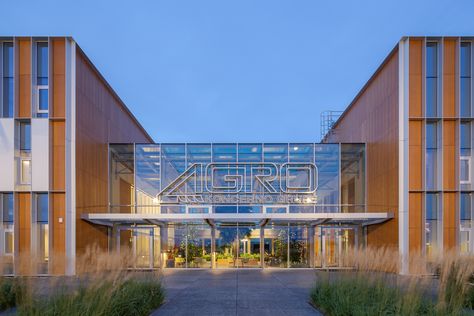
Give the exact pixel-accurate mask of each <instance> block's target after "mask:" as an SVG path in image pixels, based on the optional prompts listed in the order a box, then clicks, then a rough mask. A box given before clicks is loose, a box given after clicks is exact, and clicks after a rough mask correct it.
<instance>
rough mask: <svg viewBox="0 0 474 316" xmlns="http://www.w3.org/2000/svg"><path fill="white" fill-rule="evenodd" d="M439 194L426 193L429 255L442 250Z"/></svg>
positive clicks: (426, 229) (426, 249) (426, 247)
mask: <svg viewBox="0 0 474 316" xmlns="http://www.w3.org/2000/svg"><path fill="white" fill-rule="evenodd" d="M438 196H439V195H438V193H427V194H426V208H425V252H426V255H428V256H431V255H435V254H436V253H438V251H439V250H440V238H441V237H442V226H441V216H440V215H441V213H440V207H439V201H438V200H439V198H438Z"/></svg>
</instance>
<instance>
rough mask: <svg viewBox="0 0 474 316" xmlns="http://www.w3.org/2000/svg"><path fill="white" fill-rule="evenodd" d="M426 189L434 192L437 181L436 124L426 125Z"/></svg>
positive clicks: (429, 123)
mask: <svg viewBox="0 0 474 316" xmlns="http://www.w3.org/2000/svg"><path fill="white" fill-rule="evenodd" d="M425 167H426V168H425V169H426V189H427V190H434V189H436V186H437V179H438V128H437V123H436V122H428V123H426V166H425Z"/></svg>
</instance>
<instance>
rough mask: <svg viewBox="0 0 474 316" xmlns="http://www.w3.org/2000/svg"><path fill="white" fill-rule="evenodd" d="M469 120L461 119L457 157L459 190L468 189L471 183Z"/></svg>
mask: <svg viewBox="0 0 474 316" xmlns="http://www.w3.org/2000/svg"><path fill="white" fill-rule="evenodd" d="M471 133H472V132H471V122H463V121H461V141H460V147H461V155H460V157H459V182H460V185H461V190H470V189H471V187H472V184H471V159H472V158H471V142H472V138H471Z"/></svg>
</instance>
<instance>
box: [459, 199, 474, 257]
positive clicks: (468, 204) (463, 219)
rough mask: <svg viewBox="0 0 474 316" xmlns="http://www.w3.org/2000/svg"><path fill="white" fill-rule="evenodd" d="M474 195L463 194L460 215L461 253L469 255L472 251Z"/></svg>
mask: <svg viewBox="0 0 474 316" xmlns="http://www.w3.org/2000/svg"><path fill="white" fill-rule="evenodd" d="M472 212H473V211H472V194H471V193H461V203H460V214H459V224H460V226H459V251H460V252H461V253H464V254H465V253H469V252H471V251H472V241H471V239H472V231H471V230H472V228H473V226H472V219H473V214H472Z"/></svg>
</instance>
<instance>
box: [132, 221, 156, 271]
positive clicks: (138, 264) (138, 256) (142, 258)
mask: <svg viewBox="0 0 474 316" xmlns="http://www.w3.org/2000/svg"><path fill="white" fill-rule="evenodd" d="M133 237H134V238H133V242H134V243H135V245H134V249H135V256H134V257H135V268H138V269H146V268H153V261H154V260H153V259H154V258H153V257H154V256H153V252H154V251H153V250H154V249H153V242H154V234H153V229H152V228H136V229H134V230H133Z"/></svg>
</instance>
